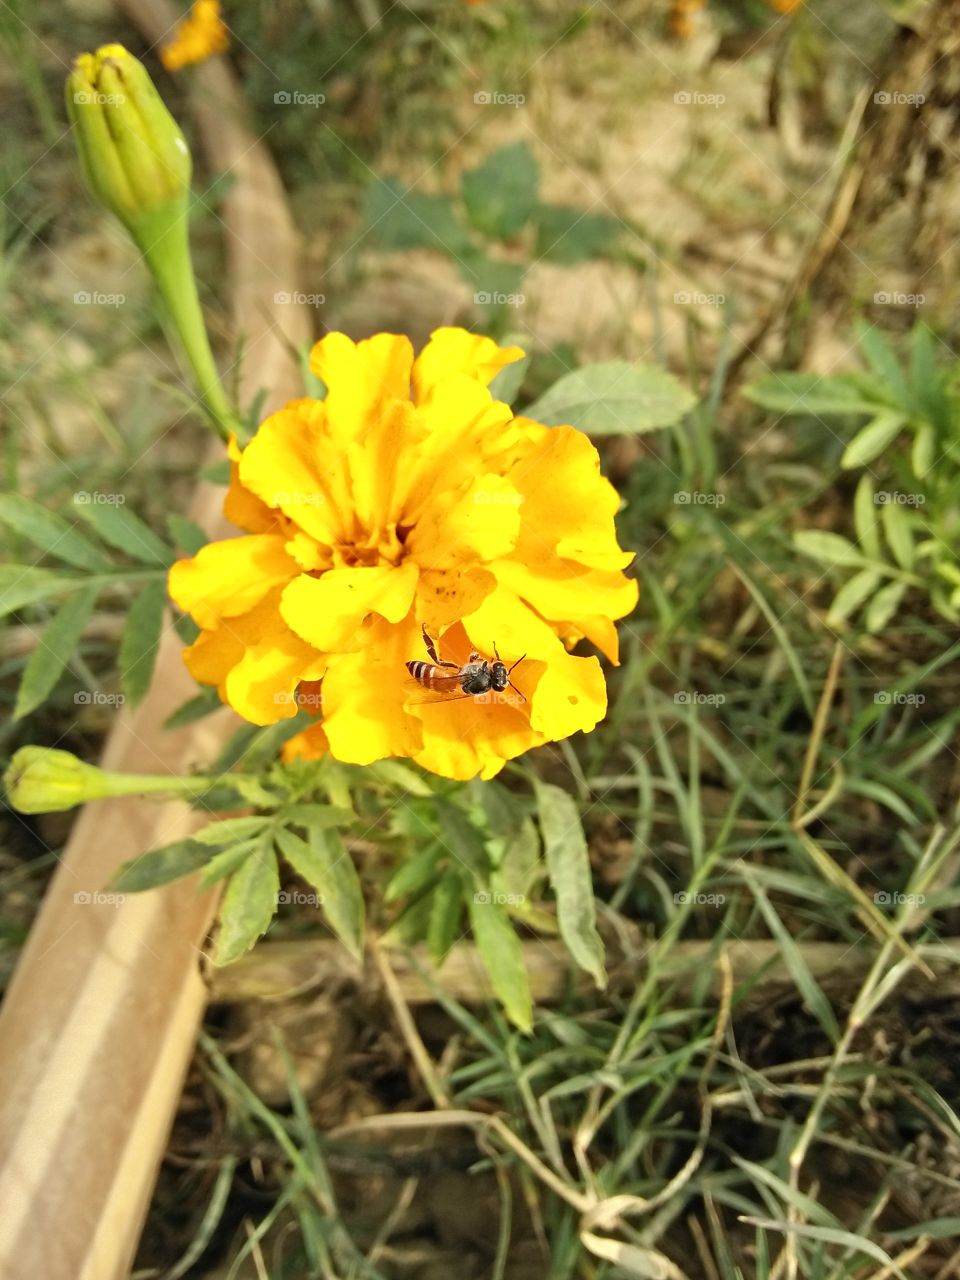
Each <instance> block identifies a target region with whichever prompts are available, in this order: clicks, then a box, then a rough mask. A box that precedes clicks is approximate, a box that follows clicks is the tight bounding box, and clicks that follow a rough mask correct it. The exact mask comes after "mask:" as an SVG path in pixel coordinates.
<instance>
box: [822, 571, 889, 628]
mask: <svg viewBox="0 0 960 1280" xmlns="http://www.w3.org/2000/svg"><path fill="white" fill-rule="evenodd" d="M881 581H882V577H881V574H880V573H879V572H878V570H876V569H861V570H860V572H859V573H855V574H854V575H853V577H852V578H849V579H848V580H847V581H846V582H845V583H844V584H843V586H842V587H841V588H840V590H839V591H838V592H837V594H836V595H835V596H834V598H833V604H831V606H830V612H829V613H828V614H827V625H828V626H831V627H836V626H838V625H839V624H840V623H842V622H845V621H846V619H847V618H849V617H850V615H851V613H855V612H856V610H857V609H859V608H860V606H861V605H862V604H863V602H864V601H865V600H866V599H867V598H868V597H869V596H871V595H873V593H874V592H875V591H876V590H877V588H878V587H879V586H880V583H881Z"/></svg>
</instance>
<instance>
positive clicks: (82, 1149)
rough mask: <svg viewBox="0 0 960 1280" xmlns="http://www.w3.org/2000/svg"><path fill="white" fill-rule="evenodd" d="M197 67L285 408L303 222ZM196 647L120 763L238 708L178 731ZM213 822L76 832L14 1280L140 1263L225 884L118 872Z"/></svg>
mask: <svg viewBox="0 0 960 1280" xmlns="http://www.w3.org/2000/svg"><path fill="white" fill-rule="evenodd" d="M121 8H123V9H124V10H125V11H126V13H127V14H128V16H129V17H130V19H131V20H133V21H134V22H136V24H137V25H138V26H139V27H140V29H141V30H142V31H143V32H144V34H145V35H146V37H147V39H148V40H150V41H151V43H156V42H157V41H159V40H160V39H162V37H163V36H164V35H165V34H166V33H167V32H168V31H169V30H170V28H171V26H172V25H173V22H174V21H175V20H176V18H177V16H179V15H178V13H177V12H176V11H173V10H171V9H170V8H169V6H168V4H167V3H166V0H123V3H122V4H121ZM78 52H79V51H78ZM187 75H188V76H189V77H190V83H191V85H192V92H191V102H192V108H193V120H194V122H195V124H196V132H197V133H198V136H199V140H200V143H201V146H202V149H203V151H204V152H205V154H206V156H207V161H208V167H209V169H211V170H212V171H213V172H215V173H224V172H229V173H230V174H232V175H233V179H234V181H233V185H232V187H231V189H230V191H229V192H228V193H227V195H226V197H225V198H224V201H223V208H222V221H223V224H224V229H225V233H226V242H227V252H228V279H229V285H230V293H231V301H232V308H233V314H234V321H235V323H234V334H235V337H236V338H237V340H242V350H243V362H242V367H241V369H240V377H239V390H240V398H241V402H242V403H249V402H251V401H252V400H253V398H254V396H255V395H256V394H257V392H258V391H259V390H260V389H261V388H266V389H267V391H268V394H269V401H268V406H267V407H273V406H275V405H279V404H282V403H283V402H284V401H286V400H288V399H290V398H292V397H294V396H297V395H299V394H301V378H300V373H299V370H298V368H297V362H296V360H295V359H293V358H291V354H290V350H291V344H293V345H294V346H300V345H302V344H303V343H304V342H307V341H309V338H310V336H311V334H310V325H309V319H308V315H307V312H306V310H305V309H304V308H301V307H297V306H294V305H289V304H278V303H277V301H276V295H277V294H278V293H281V292H282V293H286V294H287V295H290V294H292V293H293V292H294V291H295V290H296V288H297V287H298V284H299V270H298V247H297V236H296V232H295V229H294V226H293V222H292V219H291V218H290V215H289V212H288V209H287V205H286V201H285V198H284V194H283V189H282V186H281V184H280V181H279V178H278V176H277V173H276V171H275V169H274V166H273V163H272V160H271V159H270V156H269V154H268V152H267V150H266V148H265V147H264V146H263V145H262V143H261V142H260V141H259V140H258V139H257V138H256V137H255V136H254V135H253V134H252V133H251V132H250V130H249V128H248V127H247V126H246V124H245V123H244V104H243V95H242V93H241V91H240V89H239V88H238V86H237V84H236V82H235V80H234V78H233V75H232V73H231V71H230V69H229V67H228V65H227V64H226V62H224V60H223V59H215V60H213V61H211V62H209V63H207V64H205V65H204V66H202V67H198V68H196V69H193V70H191V71H190V72H188V73H187ZM200 429H201V428H199V427H198V430H200ZM217 456H222V454H221V453H220V451H219V450H218V454H217ZM222 499H223V491H222V490H221V489H218V488H215V487H213V486H210V485H206V484H201V485H200V486H199V487H198V489H197V492H196V494H195V497H194V500H193V503H192V505H191V509H190V515H191V517H192V518H193V519H195V520H197V521H198V522H199V523H200V524H201V525H203V526H204V527H205V528H206V529H207V530H208V532H210V533H214V532H215V531H216V530H217V526H218V525H220V522H221V519H222V517H221V515H220V507H221V504H222ZM181 648H182V646H181V644H180V642H179V641H178V639H177V637H176V635H175V633H174V632H173V631H172V629H170V627H169V626H168V627H167V630H166V634H165V637H164V640H163V643H162V646H161V650H160V654H159V658H158V664H157V672H156V677H155V680H154V684H153V687H152V689H151V692H150V694H149V695H148V697H147V699H146V700H145V702H144V703H143V705H142V706H141V707H140V708H139V710H137V711H136V712H134V713H132V714H127V713H123V714H121V715H120V717H119V719H118V722H117V724H116V727H115V728H114V729H113V731H112V732H111V734H110V736H109V738H108V741H107V744H106V748H105V751H104V756H103V763H104V765H105V766H106V767H107V768H110V769H121V770H134V771H143V772H148V773H163V772H165V771H169V772H171V773H181V772H183V771H184V770H185V769H187V768H189V767H191V766H193V765H195V764H200V763H208V762H209V761H210V760H211V759H212V758H213V757H214V756H215V754H216V753H217V751H218V749H219V747H220V746H221V745H222V743H223V742H224V740H225V738H226V737H227V735H228V734H229V733H231V732H232V730H233V728H234V727H235V726H236V724H237V721H236V720H235V718H234V716H233V713H232V712H229V711H227V710H224V711H222V712H218V713H217V714H216V715H214V716H211V717H208V718H207V719H205V720H203V721H200V722H199V723H198V724H197V725H194V726H190V727H188V728H185V729H181V730H179V731H176V732H167V731H164V730H163V728H162V725H163V722H164V720H165V719H166V718H167V716H168V715H169V714H170V712H171V711H173V710H174V709H175V708H176V707H178V706H179V705H180V704H181V703H182V702H183V701H185V700H186V699H187V698H188V697H190V696H191V694H192V693H194V692H195V691H196V689H195V686H194V685H193V684H192V682H191V680H190V678H189V676H188V675H187V672H186V670H185V668H184V666H183V661H182V658H181ZM202 823H203V818H202V816H200V815H198V814H196V813H194V812H193V811H192V810H190V809H189V808H188V807H187V806H186V805H184V804H183V803H180V802H176V803H163V804H157V803H155V802H151V801H149V800H147V801H143V800H138V799H126V800H112V801H103V802H100V803H97V804H92V805H88V806H87V807H86V808H85V809H84V810H83V812H82V813H81V814H80V816H79V818H78V820H77V822H76V824H75V826H74V828H73V831H72V833H71V835H70V839H69V841H68V843H67V845H66V848H65V849H64V852H63V857H62V860H61V865H60V867H59V868H58V870H57V873H56V875H55V876H54V879H53V881H52V883H51V885H50V888H49V890H48V892H47V895H46V897H45V899H44V901H43V904H42V906H41V909H40V912H39V914H38V916H37V919H36V922H35V923H34V926H33V929H32V930H31V933H30V937H29V939H28V940H27V943H26V946H25V947H24V950H23V953H22V955H21V957H20V962H19V964H18V966H17V969H16V972H15V974H14V976H13V981H12V983H11V986H10V989H9V992H8V994H7V997H6V1000H5V1002H4V1005H3V1008H2V1011H0V1206H2V1210H0V1275H2V1276H4V1277H10V1278H11V1280H13V1277H15V1276H31V1277H37V1280H121V1278H122V1277H125V1276H127V1275H129V1271H130V1267H131V1264H132V1260H133V1257H134V1253H135V1250H136V1247H137V1241H138V1239H139V1236H140V1231H141V1228H142V1225H143V1220H144V1217H145V1215H146V1212H147V1208H148V1205H149V1202H150V1196H151V1193H152V1190H153V1186H154V1182H155V1179H156V1174H157V1170H158V1167H159V1163H160V1160H161V1158H162V1155H163V1151H164V1148H165V1145H166V1141H167V1137H168V1134H169V1129H170V1125H171V1122H172V1119H173V1116H174V1114H175V1111H176V1107H177V1103H178V1100H179V1097H180V1093H181V1089H182V1085H183V1079H184V1075H185V1073H186V1070H187V1067H188V1065H189V1061H190V1057H191V1054H192V1052H193V1047H194V1042H195V1039H196V1033H197V1029H198V1026H199V1024H200V1019H201V1017H202V1014H203V1010H204V1007H205V1005H206V1000H207V988H206V985H205V983H204V981H203V978H202V977H201V973H200V966H199V956H200V948H201V946H202V944H203V941H204V939H205V936H206V934H207V931H208V929H209V927H210V922H211V919H212V915H213V911H214V908H215V905H216V898H215V895H213V894H211V893H207V894H203V895H201V894H200V893H198V891H197V887H196V883H195V881H193V880H190V881H186V882H181V883H178V884H174V885H172V886H170V887H168V888H166V889H163V890H157V891H154V892H151V893H147V894H143V895H139V896H135V897H128V898H127V899H126V900H124V901H122V902H120V903H119V904H116V903H114V902H112V901H110V900H108V899H107V897H106V896H105V895H104V887H105V886H106V885H107V883H108V882H109V880H110V877H111V876H112V874H113V873H114V871H115V870H116V868H117V866H118V865H119V864H120V862H122V861H124V860H125V859H127V858H131V857H134V856H136V855H137V853H138V852H143V851H145V850H147V849H149V848H151V847H155V846H156V845H159V844H163V843H165V842H167V841H169V840H173V839H177V838H178V837H181V836H184V835H186V834H188V833H189V832H190V831H192V830H194V829H196V828H197V827H198V826H200V825H202Z"/></svg>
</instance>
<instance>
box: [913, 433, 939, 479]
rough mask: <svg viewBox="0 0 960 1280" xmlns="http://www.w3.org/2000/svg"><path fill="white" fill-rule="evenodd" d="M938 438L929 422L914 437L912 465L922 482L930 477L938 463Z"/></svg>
mask: <svg viewBox="0 0 960 1280" xmlns="http://www.w3.org/2000/svg"><path fill="white" fill-rule="evenodd" d="M936 453H937V437H936V433H935V432H934V429H933V427H931V425H930V423H929V422H925V423H924V424H923V425H922V426H921V427H920V428H919V430H918V431H917V434H916V435H915V436H914V437H913V448H912V449H911V451H910V463H911V466H912V467H913V474H914V475H915V476H916V477H917V478H918V479H919V480H922V479H923V478H924V477H925V476H928V475H929V474H930V472H931V471H932V469H933V464H934V462H935V461H936Z"/></svg>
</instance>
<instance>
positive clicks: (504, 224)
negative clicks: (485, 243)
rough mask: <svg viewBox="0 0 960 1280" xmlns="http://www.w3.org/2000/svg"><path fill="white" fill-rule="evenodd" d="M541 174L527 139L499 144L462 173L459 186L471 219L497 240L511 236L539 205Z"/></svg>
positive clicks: (524, 223)
mask: <svg viewBox="0 0 960 1280" xmlns="http://www.w3.org/2000/svg"><path fill="white" fill-rule="evenodd" d="M539 188H540V175H539V172H538V169H537V161H536V158H535V156H534V154H533V152H532V151H531V150H530V147H529V146H528V145H527V143H526V142H514V143H511V144H510V145H509V146H506V147H500V148H499V150H497V151H494V152H493V154H492V155H490V156H488V157H487V158H486V160H484V161H483V163H482V164H481V165H479V166H478V167H477V168H476V169H471V170H470V171H469V172H467V173H465V174H464V175H463V178H462V181H461V185H460V190H461V194H462V196H463V202H464V205H465V206H466V210H467V216H468V217H469V219H470V221H471V223H472V224H473V225H474V226H475V227H476V228H477V230H478V231H480V232H482V233H483V235H485V236H490V237H491V238H492V239H494V240H512V239H513V237H514V236H516V235H518V234H519V233H520V232H521V231H522V230H523V228H524V227H525V226H526V225H527V223H528V222H529V221H530V219H531V217H532V216H533V213H534V210H535V209H536V207H537V194H538V191H539Z"/></svg>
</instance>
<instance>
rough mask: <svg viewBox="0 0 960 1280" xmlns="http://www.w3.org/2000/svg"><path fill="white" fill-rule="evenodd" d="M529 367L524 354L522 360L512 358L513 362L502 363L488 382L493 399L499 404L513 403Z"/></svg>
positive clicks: (528, 360)
mask: <svg viewBox="0 0 960 1280" xmlns="http://www.w3.org/2000/svg"><path fill="white" fill-rule="evenodd" d="M508 341H509V340H508ZM529 368H530V357H529V356H524V357H523V359H522V360H514V362H513V364H508V365H504V367H503V368H502V369H501V370H500V372H499V373H498V374H497V376H496V377H495V378H494V379H493V381H492V382H491V383H490V394H491V395H492V396H493V398H494V400H499V401H500V403H501V404H513V403H514V401H515V400H516V398H517V396H518V395H519V394H520V390H521V388H522V386H523V380H524V378H526V376H527V370H528V369H529Z"/></svg>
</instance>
